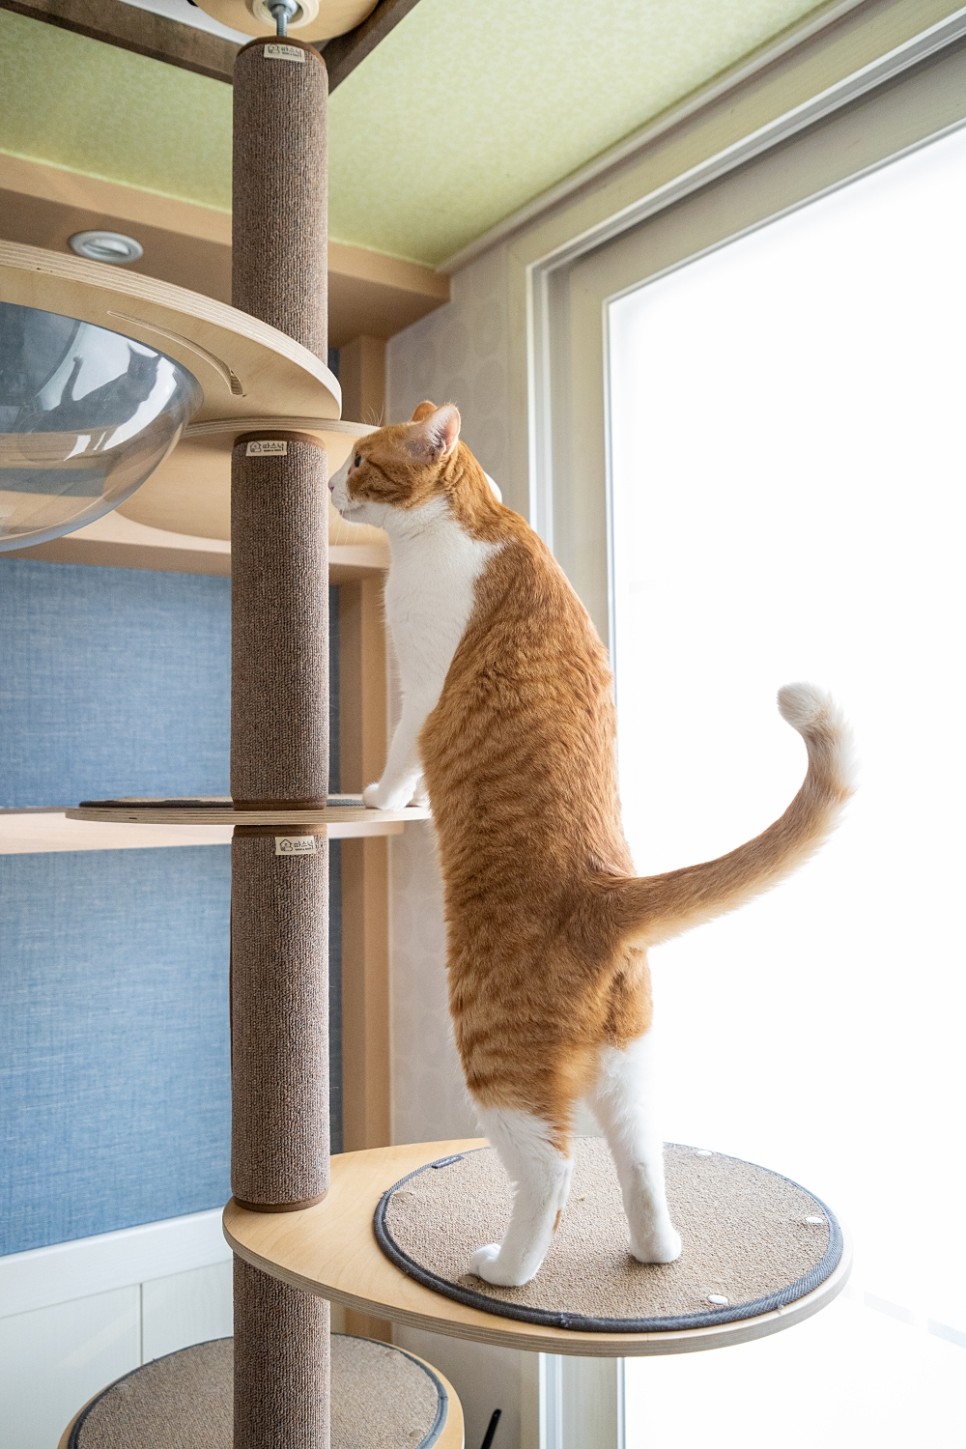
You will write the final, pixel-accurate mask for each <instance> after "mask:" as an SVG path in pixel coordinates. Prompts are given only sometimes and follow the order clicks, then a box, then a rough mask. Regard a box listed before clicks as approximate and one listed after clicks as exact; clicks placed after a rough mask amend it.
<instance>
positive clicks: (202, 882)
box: [0, 557, 341, 1449]
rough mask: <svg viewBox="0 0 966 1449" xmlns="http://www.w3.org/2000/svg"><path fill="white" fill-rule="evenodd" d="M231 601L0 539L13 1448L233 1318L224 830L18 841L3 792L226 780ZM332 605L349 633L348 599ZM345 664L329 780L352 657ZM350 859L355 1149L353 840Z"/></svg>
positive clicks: (27, 1448) (3, 1134) (0, 973)
mask: <svg viewBox="0 0 966 1449" xmlns="http://www.w3.org/2000/svg"><path fill="white" fill-rule="evenodd" d="M229 604H230V581H229V580H228V579H224V578H214V577H207V576H198V575H188V574H164V573H159V572H154V571H148V570H128V569H102V568H85V567H80V566H74V565H65V564H48V563H42V562H38V561H34V560H31V559H10V558H3V557H0V1023H2V1026H0V1161H2V1165H3V1166H2V1173H0V1364H2V1371H0V1424H2V1425H3V1429H2V1430H0V1442H2V1443H4V1444H7V1443H10V1444H11V1446H14V1445H16V1449H52V1445H53V1444H54V1443H56V1440H57V1437H58V1436H59V1434H60V1433H61V1431H62V1429H63V1428H64V1426H65V1424H66V1422H67V1420H68V1419H69V1418H70V1416H71V1414H73V1413H74V1412H75V1411H76V1409H77V1408H79V1407H80V1405H81V1404H82V1403H83V1402H84V1400H85V1399H86V1398H88V1397H89V1396H90V1395H91V1394H93V1393H94V1392H95V1391H96V1390H97V1389H98V1388H100V1387H103V1385H104V1384H105V1383H107V1382H109V1381H110V1380H111V1379H112V1378H114V1377H116V1376H117V1375H118V1374H121V1373H124V1372H127V1371H129V1370H130V1369H131V1368H133V1367H135V1366H136V1365H137V1364H138V1363H140V1362H142V1361H146V1360H147V1359H150V1358H152V1357H155V1356H157V1354H159V1353H163V1352H168V1351H170V1350H171V1349H173V1348H175V1347H179V1346H182V1345H184V1344H187V1343H191V1342H195V1341H198V1340H199V1339H201V1338H205V1337H211V1336H217V1335H220V1334H223V1333H228V1332H230V1331H231V1300H230V1282H229V1279H230V1271H229V1270H230V1264H229V1262H228V1255H227V1249H226V1248H225V1245H224V1243H223V1240H222V1238H221V1232H220V1226H219V1223H220V1216H221V1208H222V1206H223V1204H224V1202H225V1201H226V1199H227V1197H228V1195H229V1191H230V1188H229V1161H228V1157H229V1141H230V1131H229V1041H228V910H229V895H230V867H229V848H228V847H227V846H209V847H187V848H178V849H128V850H110V851H97V852H93V853H90V854H85V853H70V852H65V853H60V852H57V853H50V854H26V855H7V854H3V850H2V837H3V813H2V812H3V810H4V809H18V808H19V809H23V808H26V807H30V806H33V807H38V806H47V807H51V806H63V805H65V804H70V803H73V802H76V801H78V800H80V799H84V798H109V797H113V796H118V795H130V794H146V795H180V796H186V795H188V796H190V795H196V794H197V795H224V794H227V792H228V750H229V737H228V736H229V730H228V726H229V659H230V649H229V629H230V619H229ZM330 611H331V616H332V635H331V637H332V638H333V639H337V637H338V596H337V593H336V591H333V592H332V595H331V597H330ZM331 674H332V681H333V686H334V687H333V714H332V724H333V735H332V739H333V751H332V761H333V774H334V773H335V768H336V764H337V759H338V734H337V729H338V689H337V682H338V675H337V659H335V658H333V659H332V660H331ZM331 860H332V881H331V900H330V949H331V965H332V969H331V975H330V981H331V988H332V993H333V999H332V1001H331V1003H330V1009H331V1014H332V1020H333V1031H332V1041H331V1051H332V1068H331V1070H332V1081H333V1088H334V1090H333V1102H332V1107H333V1124H332V1126H333V1138H334V1142H335V1143H338V1141H339V1138H340V1131H341V1111H340V1106H341V1103H340V1084H341V1057H340V1033H339V1020H340V1016H341V1012H340V1009H339V996H340V985H341V952H340V940H341V882H340V860H339V850H338V846H334V847H333V850H332V857H331ZM199 1223H201V1224H208V1227H207V1228H206V1229H205V1232H204V1233H203V1234H202V1237H203V1242H202V1243H201V1246H200V1247H199V1244H198V1241H197V1239H198V1233H199V1231H200V1229H199V1227H198V1225H199ZM143 1225H148V1226H147V1227H145V1226H143ZM132 1243H133V1244H135V1245H139V1246H136V1247H132ZM78 1265H80V1266H78Z"/></svg>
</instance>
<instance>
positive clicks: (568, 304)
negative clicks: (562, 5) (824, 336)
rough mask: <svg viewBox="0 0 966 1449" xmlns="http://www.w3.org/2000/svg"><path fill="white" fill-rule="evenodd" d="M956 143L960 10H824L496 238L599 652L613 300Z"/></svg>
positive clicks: (912, 6) (568, 1429)
mask: <svg viewBox="0 0 966 1449" xmlns="http://www.w3.org/2000/svg"><path fill="white" fill-rule="evenodd" d="M964 123H966V7H962V6H956V5H953V4H950V3H949V0H911V3H910V0H865V3H859V4H855V3H843V4H838V5H831V6H828V7H826V8H825V9H824V10H823V11H822V12H821V13H820V14H819V15H818V16H817V17H815V18H814V19H813V21H812V22H811V23H809V24H806V25H805V26H802V27H799V28H798V29H797V30H796V32H795V33H794V35H793V36H791V37H784V38H782V40H781V41H780V42H779V43H778V44H777V45H776V46H774V47H772V49H771V51H770V52H769V53H768V54H766V55H762V56H759V57H756V58H754V60H753V62H752V63H751V64H749V65H748V66H747V67H744V68H742V69H741V70H740V71H738V72H735V73H734V74H733V75H732V76H730V77H726V78H724V79H723V80H722V82H720V83H719V84H717V85H715V86H713V87H711V88H709V90H708V91H707V92H705V93H704V94H703V95H702V96H699V97H697V98H695V99H694V100H693V101H692V102H691V103H689V104H688V105H686V106H684V107H682V108H680V109H679V110H678V111H676V112H674V113H673V114H672V115H669V116H667V117H664V118H661V119H660V120H659V121H658V122H657V123H656V124H655V125H653V126H652V127H650V128H648V129H647V130H646V131H645V132H644V133H642V135H641V136H640V137H638V138H637V139H636V143H635V144H634V145H633V146H631V147H627V148H622V150H621V153H620V154H619V155H618V156H617V157H615V158H614V160H613V163H612V164H609V165H604V166H602V167H600V168H598V169H597V172H596V174H595V175H594V176H593V177H591V178H590V179H588V180H587V181H586V183H584V184H582V185H578V186H577V187H575V188H574V189H572V190H571V191H570V192H569V193H568V194H567V195H566V196H564V197H562V198H559V199H556V198H550V199H549V200H548V203H547V205H545V206H544V207H543V208H542V209H540V210H539V212H538V214H537V215H536V216H535V217H529V218H526V219H522V220H521V221H520V223H519V225H517V226H515V227H513V226H511V228H510V229H509V232H508V234H506V235H505V236H503V237H501V238H499V240H500V241H502V243H503V259H504V264H505V268H506V270H505V278H506V283H507V289H508V299H509V331H510V338H511V342H510V354H509V372H510V382H511V386H510V396H511V398H512V404H511V416H510V419H509V422H510V437H511V469H510V476H509V479H508V488H507V490H506V497H507V502H509V503H510V504H511V505H512V506H514V507H516V508H518V509H519V510H520V511H521V512H523V513H525V514H526V515H527V516H528V517H529V519H530V521H531V523H532V524H533V525H534V527H536V528H537V530H538V531H539V532H540V533H541V534H542V536H543V537H544V538H545V539H546V540H547V542H548V543H549V544H550V546H551V547H552V548H553V550H554V552H555V554H556V556H557V558H558V559H559V560H560V562H561V564H562V565H563V567H564V569H565V570H566V572H567V574H568V575H569V577H570V579H571V581H572V582H573V583H574V586H575V587H576V589H577V591H578V593H579V594H580V595H581V597H582V598H583V599H584V602H585V603H586V604H587V606H588V608H589V610H590V612H591V614H592V616H593V618H594V620H595V623H596V624H597V626H598V629H599V630H600V633H601V635H602V637H603V639H604V640H605V642H606V643H609V642H610V640H611V638H612V637H613V630H612V618H611V609H612V605H611V601H610V585H609V580H610V575H611V536H612V524H611V518H610V508H609V493H610V488H609V473H610V460H609V458H608V453H607V445H606V436H607V413H606V407H607V401H606V400H607V377H606V358H607V350H608V341H607V303H608V300H609V299H610V298H611V297H613V296H616V295H619V294H620V293H621V292H623V291H627V290H630V289H631V288H633V287H635V286H637V285H640V283H641V282H642V281H644V280H645V279H647V278H648V277H655V276H658V275H660V274H661V272H662V271H667V270H671V269H673V268H675V267H677V266H681V265H684V264H685V263H686V262H687V261H689V260H691V259H692V258H694V257H696V256H698V255H701V254H702V253H703V252H706V251H708V250H711V249H713V248H715V247H718V246H721V245H725V244H727V243H728V242H729V241H730V240H732V239H734V238H735V237H736V236H739V235H741V234H742V233H744V232H747V231H749V230H752V229H754V228H756V227H759V226H762V225H766V224H767V223H768V222H769V221H770V220H772V219H774V218H775V217H777V216H780V215H782V214H785V213H786V212H788V211H790V210H793V209H795V208H797V207H799V206H802V205H805V204H807V203H808V202H809V201H811V200H814V199H816V198H817V197H818V196H820V195H822V194H824V193H826V192H829V191H831V190H834V189H836V188H837V187H840V186H843V185H847V184H849V183H850V182H851V181H853V180H855V179H857V178H858V177H860V176H862V175H864V174H867V173H868V172H870V171H872V170H875V169H877V168H878V167H880V166H882V165H886V164H888V163H889V162H890V161H892V160H894V159H897V158H898V157H899V156H901V155H903V154H906V153H908V152H910V151H912V150H914V149H916V148H918V147H919V146H922V145H925V144H928V142H930V141H932V140H934V139H937V138H938V137H939V136H941V135H943V134H945V133H946V132H948V131H950V130H953V129H955V128H957V127H958V126H960V125H962V124H964ZM765 183H767V185H766V184H765ZM675 237H676V239H677V240H676V243H675ZM489 240H490V242H491V244H492V243H493V242H495V241H496V240H498V239H497V238H490V239H489ZM658 242H660V245H661V247H662V248H663V250H658V247H657V245H656V243H658ZM652 244H653V245H654V255H653V258H652V262H651V266H650V270H648V271H646V272H642V271H641V270H640V258H641V254H642V249H645V250H646V248H647V247H648V246H650V245H652ZM675 245H676V247H677V250H675ZM481 250H482V248H481ZM467 260H470V258H469V257H467V256H465V255H464V256H463V257H461V258H459V259H458V261H459V262H460V263H462V262H463V261H467ZM622 1369H623V1364H622V1363H620V1362H618V1363H617V1364H615V1365H614V1369H613V1371H612V1370H611V1369H610V1367H609V1365H604V1364H602V1363H600V1362H598V1361H597V1360H592V1359H591V1360H583V1359H579V1358H562V1357H556V1356H555V1357H549V1356H541V1369H540V1386H539V1398H540V1406H541V1407H540V1431H539V1443H540V1449H569V1446H570V1445H571V1444H577V1443H589V1442H593V1443H595V1444H597V1445H599V1446H600V1449H608V1446H611V1445H612V1446H614V1449H618V1446H621V1449H623V1446H624V1445H625V1443H626V1435H625V1426H624V1408H623V1373H622Z"/></svg>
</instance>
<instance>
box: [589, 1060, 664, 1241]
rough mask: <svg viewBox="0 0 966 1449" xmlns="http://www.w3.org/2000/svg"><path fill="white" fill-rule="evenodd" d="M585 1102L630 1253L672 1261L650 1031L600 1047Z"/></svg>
mask: <svg viewBox="0 0 966 1449" xmlns="http://www.w3.org/2000/svg"><path fill="white" fill-rule="evenodd" d="M587 1100H588V1103H589V1105H590V1107H591V1108H592V1109H593V1112H594V1115H595V1116H596V1118H597V1120H598V1122H599V1123H600V1125H601V1128H602V1129H603V1132H604V1136H605V1137H606V1138H607V1145H608V1147H609V1148H610V1151H611V1156H612V1157H613V1159H614V1164H615V1166H616V1168H617V1176H618V1178H619V1180H620V1185H621V1195H622V1197H623V1200H624V1211H625V1213H626V1214H627V1221H628V1225H629V1227H630V1246H631V1253H632V1254H633V1256H634V1257H635V1258H637V1259H638V1261H639V1262H641V1263H673V1262H674V1260H675V1258H678V1257H680V1255H681V1238H680V1236H679V1234H678V1232H677V1231H676V1229H675V1227H674V1224H673V1223H672V1222H671V1214H670V1212H669V1210H668V1205H667V1195H666V1191H665V1185H664V1143H663V1140H662V1138H661V1135H660V1133H659V1132H658V1130H657V1126H656V1122H655V1112H654V1083H653V1045H652V1038H651V1034H650V1032H647V1033H646V1034H645V1035H644V1036H642V1037H639V1038H638V1039H637V1040H636V1041H633V1042H631V1044H630V1045H629V1046H628V1047H626V1048H624V1049H618V1048H617V1047H612V1046H605V1047H602V1048H601V1050H600V1058H599V1066H598V1072H597V1077H596V1079H595V1082H594V1085H593V1087H592V1089H591V1091H590V1092H589V1093H588V1098H587Z"/></svg>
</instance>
